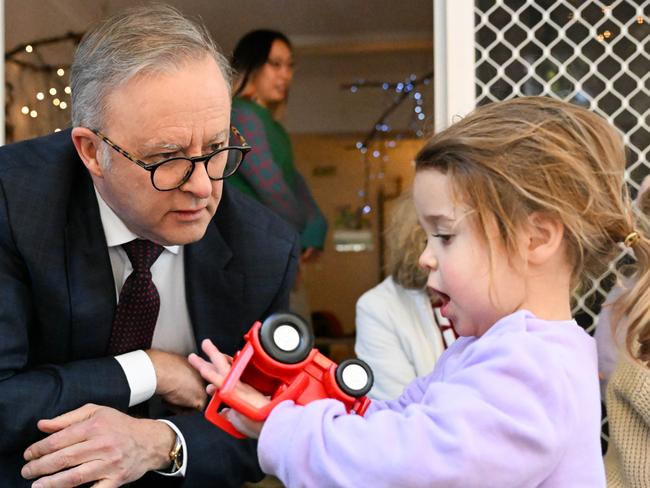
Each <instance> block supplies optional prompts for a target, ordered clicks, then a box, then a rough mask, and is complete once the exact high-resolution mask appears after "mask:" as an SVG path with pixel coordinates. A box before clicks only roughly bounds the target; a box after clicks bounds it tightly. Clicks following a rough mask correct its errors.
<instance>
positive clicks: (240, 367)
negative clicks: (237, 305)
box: [205, 313, 373, 438]
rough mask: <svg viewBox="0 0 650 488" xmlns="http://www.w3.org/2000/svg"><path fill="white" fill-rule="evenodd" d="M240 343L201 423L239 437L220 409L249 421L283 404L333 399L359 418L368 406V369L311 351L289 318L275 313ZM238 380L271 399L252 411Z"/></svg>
mask: <svg viewBox="0 0 650 488" xmlns="http://www.w3.org/2000/svg"><path fill="white" fill-rule="evenodd" d="M244 339H246V344H245V345H244V347H243V348H242V349H241V350H240V351H239V352H237V353H236V354H235V356H234V358H233V362H232V369H231V370H230V372H229V373H228V376H227V377H226V380H225V382H224V384H223V385H222V387H221V389H219V391H217V392H216V393H215V394H214V396H213V397H212V400H210V403H209V404H208V408H207V409H206V412H205V416H206V418H207V419H208V420H209V421H210V422H212V423H213V424H215V425H217V426H218V427H220V428H221V429H223V430H225V431H226V432H228V433H229V434H231V435H233V436H235V437H238V438H244V437H245V436H244V435H243V434H241V433H240V432H239V431H238V430H237V429H235V427H234V426H233V425H232V423H230V422H229V421H228V420H227V419H226V417H224V416H223V415H220V414H219V410H220V408H221V407H223V406H228V407H231V408H233V409H235V410H237V411H238V412H240V413H242V414H244V415H245V416H247V417H249V418H251V419H254V420H264V419H266V417H267V416H268V415H269V413H270V412H271V410H272V409H273V407H275V406H276V405H277V404H278V403H280V402H282V401H284V400H293V401H294V402H295V403H296V404H298V405H305V404H307V403H309V402H311V401H313V400H318V399H321V398H335V399H337V400H340V401H341V402H343V403H344V404H345V408H346V410H347V411H348V413H355V414H358V415H363V414H364V413H365V411H366V410H367V408H368V406H369V405H370V399H368V398H367V397H366V396H364V395H365V394H366V393H368V391H370V388H371V387H372V382H373V376H372V371H371V370H370V367H369V366H368V365H367V364H366V363H365V362H363V361H361V360H360V359H347V360H345V361H343V362H341V364H339V365H338V366H337V364H336V363H334V362H333V361H331V360H330V359H328V358H326V357H325V356H323V355H322V354H321V353H320V352H318V350H317V349H314V347H313V345H314V335H313V333H312V331H311V329H310V327H309V325H308V324H307V323H306V322H305V321H304V320H303V319H302V318H300V317H299V316H297V315H294V314H292V313H276V314H273V315H271V316H269V317H268V318H267V319H266V320H265V321H264V322H263V323H262V322H255V324H253V327H251V329H250V330H249V331H248V333H247V334H246V335H245V336H244ZM240 380H241V381H243V382H244V383H248V384H249V385H251V386H253V387H254V388H255V389H257V390H259V391H260V392H262V393H264V394H265V395H268V396H269V397H271V402H270V403H269V404H267V405H265V406H264V407H263V408H257V407H254V406H253V405H251V404H250V403H248V402H246V401H244V400H243V399H242V398H240V397H239V396H238V395H237V394H236V391H235V386H236V385H237V382H238V381H240Z"/></svg>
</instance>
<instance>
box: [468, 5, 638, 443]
mask: <svg viewBox="0 0 650 488" xmlns="http://www.w3.org/2000/svg"><path fill="white" fill-rule="evenodd" d="M475 35H476V38H475V51H476V52H475V55H476V104H477V105H483V104H486V103H489V102H492V101H497V100H505V99H508V98H512V97H516V96H525V95H544V96H550V97H555V98H559V99H562V100H566V101H570V102H572V103H576V104H578V105H581V106H584V107H586V108H589V109H590V110H593V111H594V112H596V113H598V114H600V115H602V116H604V117H605V118H606V119H607V120H609V121H610V122H611V123H612V124H613V125H615V126H616V127H617V128H618V129H619V130H620V131H621V132H622V133H623V134H624V140H625V143H626V145H627V147H628V149H629V156H628V161H627V170H626V178H627V181H628V183H629V186H630V190H631V193H632V195H636V193H637V190H638V189H639V186H640V184H641V181H642V180H643V178H644V177H645V176H646V175H647V174H648V173H650V158H649V154H648V153H649V148H650V0H645V1H642V0H618V1H596V0H587V1H584V0H546V1H545V0H497V1H494V0H476V1H475ZM626 259H629V257H627V256H626V253H625V251H624V250H623V249H622V250H621V254H620V255H619V257H618V258H617V259H616V260H615V261H613V262H612V263H610V266H609V269H608V271H607V272H605V273H604V274H603V275H601V276H590V277H589V278H590V286H588V288H587V289H586V290H585V291H584V292H583V294H582V295H581V296H578V297H576V300H575V306H574V309H573V312H574V315H575V317H576V320H577V321H578V323H580V325H582V326H583V327H584V328H585V329H586V330H587V331H589V332H593V329H594V327H595V326H596V324H597V318H598V312H599V311H600V307H601V305H602V303H603V301H604V299H605V296H606V295H607V293H608V291H609V290H610V289H611V287H612V286H613V284H614V283H615V281H616V273H617V271H616V270H617V268H618V265H619V264H620V262H621V261H623V260H626ZM606 443H607V419H606V418H603V449H605V448H606Z"/></svg>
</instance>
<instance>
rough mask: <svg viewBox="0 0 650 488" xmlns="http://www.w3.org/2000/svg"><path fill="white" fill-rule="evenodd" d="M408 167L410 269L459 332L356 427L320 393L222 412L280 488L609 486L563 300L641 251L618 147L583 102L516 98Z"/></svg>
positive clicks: (576, 333) (217, 381) (634, 309)
mask: <svg viewBox="0 0 650 488" xmlns="http://www.w3.org/2000/svg"><path fill="white" fill-rule="evenodd" d="M416 169H417V172H416V176H415V182H414V199H415V204H416V208H417V213H418V218H419V220H420V223H421V224H422V226H423V227H424V229H425V230H426V232H427V235H428V239H427V245H426V249H425V251H424V252H423V253H422V255H421V257H420V263H421V265H422V266H424V267H426V268H427V270H428V272H429V278H428V286H429V287H430V288H432V289H433V290H434V291H435V292H436V293H437V294H438V295H440V296H441V297H442V299H443V302H444V304H443V307H442V313H443V315H445V316H446V317H447V318H449V319H450V320H451V321H452V322H453V323H454V325H455V328H456V330H457V332H458V333H459V335H460V336H461V337H460V338H459V339H458V340H457V341H456V342H455V343H454V344H453V345H452V346H451V347H450V348H449V349H448V350H447V351H446V352H445V353H444V354H443V355H442V357H441V359H440V360H439V361H438V363H437V364H436V367H435V369H434V371H433V372H432V373H431V374H430V375H428V376H426V377H422V378H419V379H417V380H416V381H414V382H413V383H412V384H411V385H409V386H408V387H407V389H406V390H405V391H404V393H403V394H402V396H401V397H400V398H399V399H398V400H396V401H387V402H381V401H376V402H373V404H372V405H371V407H370V409H369V410H368V411H367V412H366V414H365V415H364V416H363V417H361V416H355V415H346V414H345V410H344V407H343V405H342V404H341V403H339V402H338V401H335V400H320V401H315V402H312V403H310V404H309V405H307V406H296V405H294V404H293V403H292V402H284V403H281V404H280V405H278V406H277V407H276V408H275V409H274V410H273V411H272V412H271V414H270V415H269V417H268V418H267V420H266V421H265V422H264V424H263V425H262V424H256V423H253V422H251V421H250V419H245V418H243V417H241V416H240V415H239V414H237V413H235V412H232V411H231V412H230V413H229V414H228V415H229V418H230V419H231V420H233V421H235V423H236V425H237V426H238V427H239V428H240V429H242V430H243V429H246V430H245V431H246V432H247V433H249V435H256V434H257V433H259V444H258V454H259V459H260V463H261V466H262V469H263V470H264V471H265V472H267V473H271V474H274V475H276V476H278V477H279V478H280V479H281V480H282V481H283V482H284V483H285V484H286V485H287V486H290V487H293V486H308V487H314V486H326V487H332V486H344V487H356V486H364V487H365V486H372V487H384V486H385V487H419V486H423V487H424V486H426V487H432V486H434V487H445V488H449V487H498V488H505V487H517V488H521V487H538V486H542V487H572V488H578V487H589V488H594V487H602V486H604V485H605V473H604V469H603V463H602V458H601V448H600V441H599V434H600V400H599V391H598V373H597V365H596V348H595V344H594V341H593V339H592V338H591V337H589V335H588V334H587V333H586V332H584V331H583V329H581V328H580V327H579V326H578V325H577V324H576V322H575V321H574V320H572V318H571V306H570V297H571V293H572V291H573V290H574V289H575V288H576V287H577V286H578V285H579V284H580V278H581V277H583V276H585V274H586V273H588V272H599V271H600V270H601V268H602V267H603V266H605V265H606V264H607V262H608V261H609V259H610V258H611V257H612V256H613V255H614V254H615V253H616V251H617V250H618V245H617V243H620V242H623V241H626V242H627V243H628V244H632V241H633V240H634V241H635V242H634V244H635V245H636V244H639V242H642V244H643V245H644V246H647V239H646V238H644V237H641V239H640V240H639V239H634V238H630V236H631V235H636V236H638V235H639V234H638V233H637V234H633V233H634V232H635V226H634V222H633V217H632V211H631V207H630V200H629V197H628V194H627V191H626V189H625V185H624V180H623V174H624V169H625V156H624V149H623V146H622V144H621V139H620V137H619V136H618V134H617V133H616V132H615V130H614V129H613V128H612V127H610V126H609V125H608V124H607V123H606V122H605V121H604V120H603V119H601V118H600V117H598V116H596V115H594V114H592V113H590V112H588V111H586V110H584V109H582V108H579V107H577V106H574V105H570V104H567V103H563V102H559V101H555V100H552V99H548V98H519V99H515V100H510V101H506V102H501V103H495V104H491V105H488V106H484V107H481V108H478V109H477V110H476V111H474V112H473V113H472V114H470V115H468V116H466V117H465V118H463V119H462V120H460V121H459V122H457V123H456V124H454V125H453V126H451V127H449V128H448V129H446V130H444V131H442V132H440V133H439V134H436V135H435V136H434V137H433V138H432V139H431V141H429V143H428V144H427V145H426V146H425V147H424V149H423V150H422V151H421V152H420V154H419V155H418V156H417V159H416ZM644 273H645V274H646V275H647V274H648V272H647V271H646V270H645V269H644ZM644 282H645V283H647V278H646V279H645V281H644ZM647 289H648V288H646V291H645V294H646V295H647V294H648V291H647ZM645 303H646V304H647V301H646V302H645ZM644 307H645V308H647V305H644ZM641 308H642V307H641V305H640V304H639V306H636V305H634V304H633V303H630V305H629V310H627V312H628V314H629V316H630V317H636V316H638V315H639V314H640V313H642V312H643V311H645V310H641ZM203 349H204V351H205V353H206V354H207V355H208V357H209V358H210V360H211V363H208V362H206V361H203V360H202V359H200V358H198V357H197V356H192V357H191V358H190V361H191V363H192V364H193V365H194V366H195V367H197V369H199V371H200V372H201V374H202V376H203V377H204V378H205V379H206V380H208V381H209V382H211V383H212V385H211V386H210V387H209V392H212V391H214V389H215V387H219V386H220V385H221V383H222V382H223V378H224V376H225V375H226V374H227V372H228V370H229V363H228V358H227V357H225V356H223V355H222V354H221V353H219V352H218V351H217V350H216V349H215V348H214V346H213V345H212V344H210V343H209V342H206V343H204V344H203ZM241 394H243V395H244V394H245V395H247V396H248V398H249V401H251V402H254V403H256V404H257V405H262V404H265V403H266V402H267V401H268V400H267V399H266V398H265V397H263V396H262V395H260V394H259V393H258V392H256V391H255V390H253V389H252V388H250V387H248V386H247V385H241Z"/></svg>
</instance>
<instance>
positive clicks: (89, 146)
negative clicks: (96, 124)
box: [72, 127, 103, 178]
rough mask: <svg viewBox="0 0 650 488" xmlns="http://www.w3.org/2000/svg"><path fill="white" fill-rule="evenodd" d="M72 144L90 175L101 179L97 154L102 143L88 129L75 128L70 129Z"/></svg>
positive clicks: (101, 173)
mask: <svg viewBox="0 0 650 488" xmlns="http://www.w3.org/2000/svg"><path fill="white" fill-rule="evenodd" d="M72 143H73V144H74V147H75V148H76V149H77V153H78V154H79V157H80V158H81V160H82V161H83V163H84V165H86V168H88V171H89V172H90V174H91V175H92V176H97V177H99V178H101V177H102V175H103V171H102V167H101V164H100V163H99V160H98V159H97V153H98V152H99V145H100V144H101V143H102V141H101V140H100V139H99V138H98V137H97V136H96V135H95V134H94V133H93V132H92V131H91V130H90V129H86V128H85V127H75V128H73V129H72Z"/></svg>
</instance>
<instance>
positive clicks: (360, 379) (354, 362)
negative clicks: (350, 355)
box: [335, 359, 374, 398]
mask: <svg viewBox="0 0 650 488" xmlns="http://www.w3.org/2000/svg"><path fill="white" fill-rule="evenodd" d="M335 376H336V383H337V384H338V385H339V388H341V390H343V392H344V393H346V394H348V395H350V396H352V397H355V398H358V397H361V396H363V395H365V394H366V393H368V392H369V391H370V388H372V383H373V381H374V378H373V376H372V370H371V369H370V366H368V364H367V363H366V362H364V361H362V360H361V359H346V360H345V361H342V362H341V364H339V365H338V367H337V368H336V375H335Z"/></svg>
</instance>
